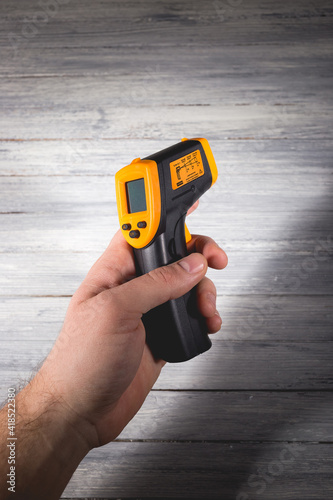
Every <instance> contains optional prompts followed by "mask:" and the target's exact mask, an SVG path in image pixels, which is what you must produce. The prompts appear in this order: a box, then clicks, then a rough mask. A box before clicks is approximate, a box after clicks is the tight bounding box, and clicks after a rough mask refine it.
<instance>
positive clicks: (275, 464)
mask: <svg viewBox="0 0 333 500" xmlns="http://www.w3.org/2000/svg"><path fill="white" fill-rule="evenodd" d="M288 445H290V446H288ZM290 450H292V452H293V455H292V453H291V452H290ZM288 451H289V453H288ZM332 462H333V448H332V447H331V446H330V445H325V444H310V443H299V444H296V443H270V444H259V443H258V444H257V443H254V444H238V443H230V444H221V443H119V442H118V443H117V442H116V443H111V444H110V445H107V446H104V447H102V448H99V449H97V450H94V451H92V452H91V453H90V454H89V455H88V456H87V457H86V458H85V459H84V460H83V462H82V463H81V465H80V466H79V468H78V470H77V471H76V472H75V474H74V476H73V478H72V480H71V482H70V483H69V485H68V487H67V488H66V490H65V492H64V494H63V496H64V497H70V496H74V497H78V496H98V497H100V496H105V497H108V498H120V497H123V498H128V497H135V498H138V497H144V498H161V497H168V496H169V497H171V498H188V497H191V498H202V499H210V498H219V499H220V498H223V499H225V500H234V499H235V498H237V500H240V499H241V500H249V499H255V500H258V499H261V498H263V497H262V493H264V494H265V496H264V498H265V499H267V500H276V499H277V498H283V499H284V500H298V499H299V498H302V499H304V500H310V499H311V500H313V499H319V498H330V494H331V492H332V488H333V476H332V465H333V463H332ZM260 470H261V471H262V472H264V473H266V479H265V480H264V479H261V480H260V478H258V477H257V475H258V474H260V472H259V471H260ZM252 474H253V475H255V476H256V477H252V480H251V475H252ZM305 478H306V479H305ZM258 483H259V485H258ZM305 484H306V487H305ZM260 485H261V486H262V488H260V489H259V486H260ZM240 493H243V497H240V496H238V497H237V495H240ZM245 494H246V495H248V496H244V495H245Z"/></svg>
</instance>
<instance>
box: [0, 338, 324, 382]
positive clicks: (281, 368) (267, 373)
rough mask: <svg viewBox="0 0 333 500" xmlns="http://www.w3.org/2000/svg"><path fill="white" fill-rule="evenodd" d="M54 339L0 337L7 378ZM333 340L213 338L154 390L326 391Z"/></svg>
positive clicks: (171, 367) (32, 362) (170, 367)
mask: <svg viewBox="0 0 333 500" xmlns="http://www.w3.org/2000/svg"><path fill="white" fill-rule="evenodd" d="M52 344H53V342H52V341H34V340H31V341H28V342H21V341H11V340H2V341H1V342H0V347H1V353H0V367H1V368H0V376H1V379H2V380H3V381H4V382H6V383H15V380H16V379H15V377H16V376H17V373H19V376H20V377H27V376H28V377H29V374H30V373H32V370H33V369H34V368H35V367H36V365H37V364H39V363H41V362H42V361H43V359H44V358H45V356H46V355H47V354H48V352H49V351H50V349H51V347H52ZM332 365H333V342H327V343H324V342H306V343H304V344H303V343H299V342H298V343H292V342H290V343H289V342H283V343H280V342H274V341H270V342H264V341H262V342H260V341H252V342H242V341H241V340H240V341H235V340H226V341H221V340H220V341H216V342H215V341H214V339H213V347H212V348H211V350H210V351H209V352H207V353H205V354H203V355H201V356H199V357H197V358H195V359H192V360H190V361H188V362H187V363H186V365H184V364H182V363H180V364H178V363H175V364H167V365H166V366H165V367H164V368H163V370H162V373H161V375H160V377H159V379H158V380H157V382H156V384H155V388H156V389H163V390H165V389H174V390H176V389H177V390H179V389H180V390H186V389H195V390H235V389H240V390H256V389H261V390H270V389H272V390H276V389H279V390H307V389H312V390H313V389H317V390H321V389H324V390H328V389H332V387H333V378H332Z"/></svg>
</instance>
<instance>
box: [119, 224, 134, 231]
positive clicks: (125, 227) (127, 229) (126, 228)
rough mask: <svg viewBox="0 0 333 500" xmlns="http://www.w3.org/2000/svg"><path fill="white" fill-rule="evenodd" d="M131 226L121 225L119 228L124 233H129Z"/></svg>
mask: <svg viewBox="0 0 333 500" xmlns="http://www.w3.org/2000/svg"><path fill="white" fill-rule="evenodd" d="M131 227H132V226H131V224H123V225H122V226H121V229H123V230H124V231H129V230H130V229H131Z"/></svg>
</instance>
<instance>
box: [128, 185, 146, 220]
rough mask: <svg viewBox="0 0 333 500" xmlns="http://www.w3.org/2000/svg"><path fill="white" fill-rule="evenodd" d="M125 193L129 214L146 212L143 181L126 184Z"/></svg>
mask: <svg viewBox="0 0 333 500" xmlns="http://www.w3.org/2000/svg"><path fill="white" fill-rule="evenodd" d="M126 192H127V205H128V213H129V214H132V213H135V212H144V211H145V210H147V204H146V192H145V180H144V179H137V180H135V181H129V182H126Z"/></svg>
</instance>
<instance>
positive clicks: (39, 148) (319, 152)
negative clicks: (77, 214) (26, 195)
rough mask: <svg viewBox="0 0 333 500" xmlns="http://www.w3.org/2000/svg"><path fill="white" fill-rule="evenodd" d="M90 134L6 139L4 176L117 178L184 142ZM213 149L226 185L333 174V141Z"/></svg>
mask: <svg viewBox="0 0 333 500" xmlns="http://www.w3.org/2000/svg"><path fill="white" fill-rule="evenodd" d="M278 116H279V115H278V114H277V117H278ZM189 132H191V130H189ZM89 133H90V134H91V137H90V138H87V139H86V140H80V139H78V140H73V139H70V138H67V139H65V140H64V141H57V140H55V141H43V140H37V141H36V140H35V141H34V140H19V141H16V140H13V141H12V140H10V141H0V148H1V149H0V152H1V157H2V160H3V161H2V163H1V167H0V168H1V170H0V176H5V175H8V176H26V175H29V176H48V177H51V176H55V175H57V176H66V175H69V176H74V175H96V176H97V175H104V176H107V175H112V174H113V173H114V172H115V171H116V170H117V169H119V168H121V167H123V166H125V165H127V164H128V163H130V162H131V161H132V159H133V158H137V157H138V156H140V157H142V158H144V157H145V156H148V155H150V154H152V153H154V152H156V151H159V150H161V149H164V148H166V147H168V146H170V145H172V144H173V143H174V140H176V141H177V140H178V141H179V140H180V139H181V138H180V137H178V138H177V137H175V138H174V140H166V139H164V138H163V137H162V138H161V139H145V140H144V139H140V140H137V139H123V140H122V139H109V140H107V139H105V140H104V139H102V138H100V136H99V132H98V130H97V132H95V133H94V131H92V130H89ZM210 145H211V148H212V151H213V154H214V157H215V159H216V163H217V167H218V170H219V180H218V182H219V183H221V185H223V186H225V185H226V184H227V182H228V179H229V177H230V176H237V177H239V176H242V177H243V176H246V175H248V174H249V175H252V176H254V174H258V175H262V174H264V175H265V176H268V175H272V176H273V175H274V178H275V179H276V176H281V177H282V176H288V175H289V174H294V175H295V174H298V175H304V174H305V175H306V174H312V175H313V174H314V175H319V176H321V177H324V178H327V177H328V176H330V175H331V173H332V155H333V144H332V141H331V140H321V139H318V140H315V139H309V140H307V141H303V140H296V139H292V140H291V139H284V140H283V141H280V140H274V139H272V140H270V139H266V140H255V139H250V138H248V139H246V138H244V139H243V140H242V139H239V140H221V139H220V140H210ZM21 182H22V181H21ZM229 211H230V208H229Z"/></svg>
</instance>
